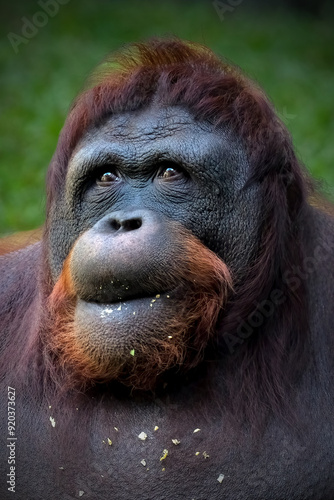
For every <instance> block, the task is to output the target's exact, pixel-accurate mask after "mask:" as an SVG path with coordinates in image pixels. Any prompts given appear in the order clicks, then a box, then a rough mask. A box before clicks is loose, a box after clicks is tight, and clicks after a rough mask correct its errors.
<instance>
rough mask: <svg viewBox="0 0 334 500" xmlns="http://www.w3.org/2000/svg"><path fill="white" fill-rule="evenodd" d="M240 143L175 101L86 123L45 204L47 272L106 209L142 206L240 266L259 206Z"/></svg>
mask: <svg viewBox="0 0 334 500" xmlns="http://www.w3.org/2000/svg"><path fill="white" fill-rule="evenodd" d="M240 146H241V145H240V143H239V142H237V141H236V140H234V139H232V138H231V137H230V136H229V135H228V134H227V132H224V131H222V130H215V129H214V127H213V126H212V125H211V124H208V123H199V122H196V121H194V119H193V118H192V116H191V115H190V114H189V113H188V112H187V111H185V110H183V109H181V108H161V107H156V106H154V107H151V108H148V109H146V110H144V111H137V112H131V113H128V114H127V113H125V114H122V115H119V116H115V117H112V118H110V119H109V120H107V121H106V123H105V124H104V125H102V126H101V127H98V128H94V129H92V130H91V131H90V132H88V133H87V134H86V135H85V136H84V137H83V139H82V140H81V141H80V143H79V144H78V146H77V147H76V150H75V151H74V153H73V155H72V158H71V161H70V164H69V168H68V174H67V179H66V188H65V194H64V195H63V197H62V198H61V199H59V200H57V203H56V204H55V206H54V207H53V210H52V214H51V224H50V226H51V228H52V229H51V233H50V239H51V250H50V265H51V269H52V274H53V277H54V279H55V280H56V279H57V277H58V276H59V273H60V271H61V268H62V265H63V262H64V260H65V258H66V257H67V254H68V252H69V250H70V248H71V247H72V246H73V244H74V242H75V240H76V239H77V238H78V236H79V235H80V234H82V233H83V232H84V231H86V230H87V229H89V228H91V227H92V226H93V225H94V224H96V223H97V222H98V221H99V220H101V219H102V218H103V217H106V216H110V214H112V213H114V212H121V213H123V214H126V218H128V217H130V218H131V217H132V215H131V214H132V213H134V212H137V211H143V210H144V211H151V212H152V213H154V214H156V215H155V216H156V217H157V218H160V219H161V220H162V219H171V220H173V221H178V222H180V223H181V224H182V225H183V226H184V227H185V228H187V229H189V230H190V231H191V232H192V234H194V235H195V236H196V237H198V238H199V239H200V240H201V241H202V242H203V243H204V244H205V245H207V246H208V247H209V248H210V249H211V250H213V251H214V252H216V253H218V255H219V256H220V257H221V258H223V260H224V261H225V262H226V263H227V265H229V266H231V267H232V268H233V269H234V270H235V271H240V270H241V269H242V268H243V267H244V266H245V265H246V264H247V262H248V261H249V257H250V255H251V253H252V249H253V248H254V245H255V243H254V242H255V239H256V236H257V229H258V217H259V209H260V207H259V202H258V197H257V192H258V190H257V187H256V186H253V187H252V188H249V189H246V190H243V189H242V188H243V187H244V185H245V182H246V180H247V178H248V176H249V167H248V163H247V158H246V155H245V153H244V152H243V150H242V148H241V147H240ZM108 172H110V173H111V174H112V176H111V178H110V179H109V181H108V180H107V179H106V178H105V181H103V179H102V176H103V174H105V173H108ZM101 179H102V180H101ZM65 234H66V237H65ZM69 235H70V237H69Z"/></svg>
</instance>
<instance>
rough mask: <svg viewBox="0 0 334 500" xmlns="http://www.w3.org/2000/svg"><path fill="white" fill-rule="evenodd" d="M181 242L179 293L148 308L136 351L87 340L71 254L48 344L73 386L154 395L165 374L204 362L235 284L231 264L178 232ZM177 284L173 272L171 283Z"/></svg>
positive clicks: (54, 301) (54, 299)
mask: <svg viewBox="0 0 334 500" xmlns="http://www.w3.org/2000/svg"><path fill="white" fill-rule="evenodd" d="M178 240H179V242H178V243H179V245H181V249H182V251H181V252H179V253H178V261H177V263H175V266H174V264H173V277H172V282H173V284H174V287H173V289H171V292H170V293H169V294H168V293H167V294H163V296H162V297H161V298H160V297H159V295H157V297H159V302H160V303H159V307H158V308H156V309H154V308H153V307H152V306H151V308H149V307H148V310H149V313H148V314H149V316H150V317H151V318H152V320H150V318H148V320H147V321H146V322H145V325H144V327H143V323H140V322H139V323H138V328H135V330H138V332H135V334H134V335H132V338H131V344H129V345H127V344H126V345H125V346H124V348H123V347H121V348H119V349H118V348H117V349H116V350H115V349H114V350H113V351H111V350H110V349H104V348H103V342H102V346H101V343H100V342H99V341H98V342H97V343H95V342H94V340H95V339H96V337H98V336H97V335H96V334H95V332H94V335H88V336H86V334H85V332H84V331H83V330H84V329H82V328H81V327H78V324H77V321H76V307H77V297H76V293H75V286H74V284H73V281H72V278H71V275H70V271H69V269H70V265H69V263H70V259H71V254H69V256H68V257H67V259H66V261H65V263H64V266H63V271H62V274H61V276H60V278H59V280H58V281H57V283H56V285H55V287H54V289H53V291H52V293H51V295H50V297H49V301H48V312H49V318H50V325H51V326H50V330H51V331H50V332H49V333H48V338H46V339H45V342H46V343H47V349H48V351H49V353H51V355H52V356H53V357H55V359H54V361H53V362H56V363H57V364H58V366H60V367H61V368H63V369H65V370H66V372H67V380H68V383H69V386H72V387H73V386H79V387H85V386H87V385H89V384H91V383H94V382H109V381H112V380H117V381H120V382H122V383H123V384H125V385H128V386H131V387H134V388H138V389H143V390H149V389H153V388H154V387H155V386H156V384H157V381H158V379H159V376H160V375H161V374H162V373H164V372H165V371H166V370H169V369H171V368H173V367H180V368H181V369H182V370H188V369H190V368H193V367H194V366H196V365H197V364H198V363H199V362H200V361H201V360H202V359H203V355H204V350H205V347H206V346H207V343H208V341H209V339H210V338H211V337H212V336H213V335H214V332H215V326H216V323H217V320H218V315H219V313H220V311H221V310H222V308H223V307H224V304H225V303H226V300H227V297H228V292H229V290H230V289H231V283H232V280H231V276H230V273H229V270H228V268H227V266H226V264H225V263H224V262H223V261H222V260H221V259H220V258H219V257H218V256H217V255H216V254H214V253H213V252H211V250H209V249H208V248H207V247H205V246H204V245H203V244H202V243H201V242H200V241H199V240H198V239H197V238H196V237H194V236H193V235H192V234H191V233H189V232H188V231H186V230H184V229H182V230H181V231H180V229H178ZM161 273H162V275H161V276H159V278H158V279H157V287H158V286H159V283H158V281H159V282H162V280H163V270H162V272H161ZM152 279H153V280H154V279H155V278H154V276H153V277H152ZM166 280H167V277H166ZM170 280H171V279H170V271H169V274H168V282H170ZM144 300H147V301H148V305H150V304H149V302H151V303H152V302H154V303H155V302H156V301H155V300H154V299H153V300H151V298H149V297H148V298H146V299H144ZM135 321H137V319H136V318H135V317H132V316H131V322H132V323H131V324H132V325H133V324H134V325H136V323H134V322H135ZM115 328H116V327H115ZM117 328H118V329H119V328H122V326H121V327H120V326H117ZM125 328H126V326H125ZM132 328H133V327H132ZM122 333H124V331H123V332H122ZM112 334H113V324H112V322H110V335H111V336H112ZM108 335H109V332H108ZM108 335H107V337H106V338H107V339H108ZM92 338H93V340H92ZM125 338H126V337H125ZM130 346H131V347H130ZM68 375H69V376H68Z"/></svg>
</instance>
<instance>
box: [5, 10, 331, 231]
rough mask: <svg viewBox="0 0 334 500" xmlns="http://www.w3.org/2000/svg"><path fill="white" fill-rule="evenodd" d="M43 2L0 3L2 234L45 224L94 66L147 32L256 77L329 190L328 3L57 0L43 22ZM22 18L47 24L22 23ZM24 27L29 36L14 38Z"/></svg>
mask: <svg viewBox="0 0 334 500" xmlns="http://www.w3.org/2000/svg"><path fill="white" fill-rule="evenodd" d="M50 1H53V2H54V1H55V0H50ZM44 2H47V0H44V1H43V0H39V1H30V0H28V1H27V0H26V1H23V0H17V1H15V2H11V3H10V2H2V3H0V19H1V37H0V65H1V66H0V67H1V75H0V90H1V92H0V112H1V120H0V141H1V148H0V233H1V234H8V233H11V232H13V231H18V230H25V229H32V228H35V227H37V226H38V225H40V224H42V223H43V220H44V204H45V197H44V179H45V173H46V169H47V166H48V163H49V161H50V159H51V156H52V154H53V152H54V149H55V147H56V143H57V137H58V134H59V131H60V129H61V127H62V124H63V122H64V119H65V116H66V113H67V110H68V108H69V106H70V103H71V101H72V99H73V98H74V97H75V95H76V94H77V93H78V91H79V90H80V88H81V86H82V84H83V82H84V80H85V78H86V77H87V76H88V74H89V72H90V71H91V69H92V68H93V67H94V66H95V65H96V64H97V63H98V62H99V61H100V60H101V59H102V58H103V57H104V56H105V55H106V53H107V52H109V51H111V50H114V49H117V48H118V47H119V46H120V45H122V44H124V43H127V42H131V41H137V40H139V39H144V38H146V37H149V36H153V35H166V34H176V35H178V36H180V37H182V38H186V39H190V40H194V41H198V42H201V43H204V44H206V45H208V46H210V47H211V48H212V49H213V50H214V51H216V52H217V53H219V54H220V55H223V56H225V57H226V58H227V59H229V60H232V61H234V62H235V63H236V64H237V65H239V66H240V67H241V68H243V70H244V71H245V72H246V73H247V74H248V75H249V76H250V77H252V78H253V79H255V80H257V81H258V82H259V83H260V85H261V86H262V87H263V88H264V89H265V91H266V92H267V94H268V95H269V96H270V98H271V99H272V101H273V102H274V103H275V106H276V109H277V111H278V113H279V114H280V116H281V117H282V118H283V120H284V121H285V123H286V124H287V126H288V128H289V129H290V131H291V133H292V135H293V137H294V143H295V146H296V149H297V152H298V155H299V157H300V158H301V160H302V161H303V162H304V163H305V164H306V165H307V167H308V168H309V169H310V171H311V172H312V174H313V175H314V176H315V177H316V178H322V179H324V185H323V190H324V191H325V192H326V193H327V194H329V196H330V197H331V198H332V199H334V196H333V192H334V189H333V187H334V168H333V166H332V163H333V162H332V157H333V145H332V144H333V137H334V119H333V116H334V66H333V63H334V29H333V26H334V22H333V16H332V13H331V12H330V11H329V10H328V8H326V7H324V8H323V10H321V9H320V8H318V7H315V8H313V7H312V5H311V8H308V9H305V5H304V8H295V9H293V8H291V6H290V7H286V8H284V9H283V8H282V7H281V8H280V9H278V8H275V2H273V3H272V4H270V6H269V7H268V5H267V7H265V6H263V5H261V3H260V4H257V3H256V2H255V3H254V2H250V1H248V0H243V1H242V0H241V1H236V0H227V1H225V2H220V3H219V2H212V1H204V0H202V1H199V0H198V1H194V0H193V1H186V0H184V1H179V2H176V1H160V2H153V1H145V0H144V1H138V0H137V1H135V0H127V1H117V0H115V1H106V0H104V1H103V0H95V1H84V0H59V3H63V4H64V5H59V3H58V7H59V9H58V12H57V13H55V12H54V13H53V15H52V16H51V15H48V16H47V21H46V22H44V21H45V16H44V17H43V15H42V16H41V15H40V14H37V13H38V12H39V13H40V12H43V9H42V7H41V4H42V3H44ZM295 3H296V2H295ZM297 3H298V2H297ZM301 3H302V2H301ZM306 4H307V2H306ZM280 5H281V2H280ZM314 5H315V4H314ZM43 19H44V21H43ZM27 20H28V23H29V22H33V23H34V22H35V24H36V23H37V24H38V23H39V24H41V25H42V24H43V23H44V24H45V25H44V26H40V27H38V28H37V29H34V28H31V26H30V31H29V30H28V32H24V29H27V28H24V26H25V25H27ZM24 34H26V35H27V34H28V35H29V38H27V37H26V36H25V38H22V39H20V38H17V36H21V37H23V35H24ZM14 49H15V50H14Z"/></svg>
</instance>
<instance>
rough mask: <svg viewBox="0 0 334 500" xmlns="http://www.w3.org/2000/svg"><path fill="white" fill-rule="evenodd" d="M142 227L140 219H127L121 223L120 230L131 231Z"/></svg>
mask: <svg viewBox="0 0 334 500" xmlns="http://www.w3.org/2000/svg"><path fill="white" fill-rule="evenodd" d="M141 225H142V220H141V219H140V218H136V219H127V220H125V221H122V228H123V229H124V231H133V230H135V229H139V228H140V227H141Z"/></svg>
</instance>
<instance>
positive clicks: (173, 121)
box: [69, 105, 247, 175]
mask: <svg viewBox="0 0 334 500" xmlns="http://www.w3.org/2000/svg"><path fill="white" fill-rule="evenodd" d="M102 156H105V158H106V160H110V161H114V162H115V163H117V164H122V163H125V164H127V165H139V164H145V163H148V162H154V161H156V160H159V159H160V160H161V159H170V160H174V161H179V162H181V163H183V164H184V165H192V166H195V165H207V166H210V165H211V166H212V167H213V168H214V166H215V167H216V168H217V167H218V164H219V163H220V164H222V163H223V164H224V163H232V164H234V165H236V164H237V163H239V164H244V165H245V166H246V164H247V160H246V155H245V154H244V150H243V148H241V147H240V140H236V139H235V138H233V137H232V134H231V133H229V131H228V129H227V128H226V129H224V128H222V127H219V128H217V127H215V126H214V124H212V123H210V122H208V121H198V120H196V119H195V118H194V117H193V116H192V114H191V113H190V112H189V111H188V110H186V109H183V108H181V107H163V106H158V105H152V106H151V107H149V108H146V109H144V110H137V111H132V112H126V113H122V114H119V115H114V116H111V117H108V118H107V119H106V120H105V121H104V122H103V123H102V124H101V125H98V126H95V127H92V128H91V129H90V130H89V131H87V132H86V134H85V135H84V136H83V137H82V139H81V140H80V142H79V143H78V145H77V147H76V149H75V150H74V152H73V154H72V157H71V161H70V164H69V175H71V172H73V171H75V170H76V169H78V168H80V167H81V166H84V164H86V163H92V162H94V159H95V158H99V159H101V157H102Z"/></svg>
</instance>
